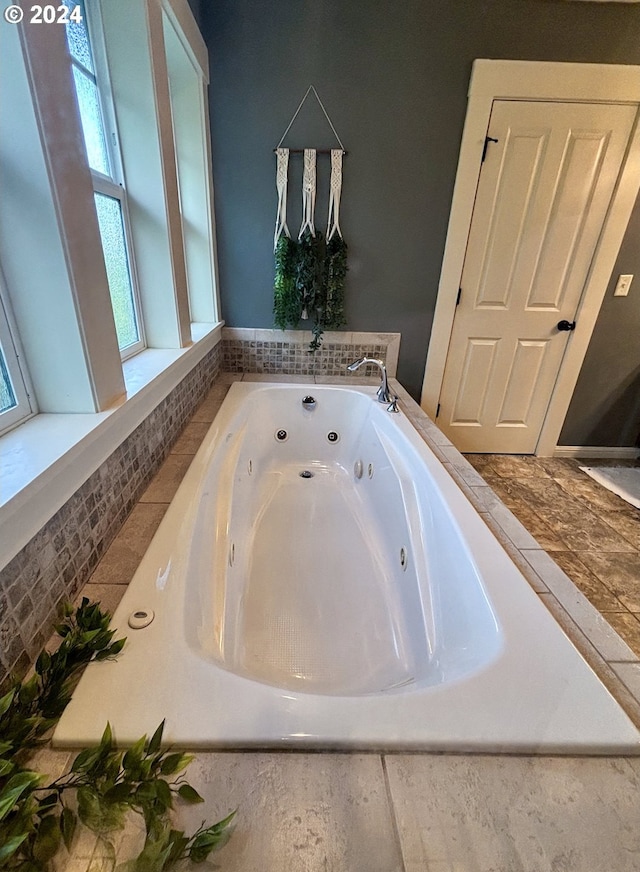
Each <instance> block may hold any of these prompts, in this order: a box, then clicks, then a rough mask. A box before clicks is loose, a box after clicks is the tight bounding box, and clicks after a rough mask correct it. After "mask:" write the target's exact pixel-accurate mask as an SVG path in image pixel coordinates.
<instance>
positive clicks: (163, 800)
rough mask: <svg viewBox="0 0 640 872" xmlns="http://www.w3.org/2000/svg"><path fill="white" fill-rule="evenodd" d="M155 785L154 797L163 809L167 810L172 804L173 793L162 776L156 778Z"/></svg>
mask: <svg viewBox="0 0 640 872" xmlns="http://www.w3.org/2000/svg"><path fill="white" fill-rule="evenodd" d="M155 785H156V798H157V800H158V802H159V803H160V804H161V805H162V807H163V808H164V809H165V811H168V810H169V809H170V808H171V807H172V806H173V794H172V793H171V788H170V787H169V785H168V784H167V782H166V781H164V780H163V779H162V778H158V780H157V781H156V782H155Z"/></svg>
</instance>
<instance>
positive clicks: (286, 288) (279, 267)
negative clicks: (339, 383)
mask: <svg viewBox="0 0 640 872" xmlns="http://www.w3.org/2000/svg"><path fill="white" fill-rule="evenodd" d="M312 91H313V93H314V95H315V97H316V99H317V101H318V103H319V104H320V108H321V109H322V111H323V112H324V115H325V118H326V119H327V121H328V122H329V125H330V126H331V129H332V131H333V133H334V135H335V137H336V139H337V140H338V143H339V145H340V148H334V149H330V150H325V149H317V150H316V149H313V148H305V149H288V148H282V143H283V141H284V138H285V136H286V135H287V133H288V132H289V130H290V129H291V126H292V124H293V122H294V121H295V120H296V118H297V116H298V113H299V112H300V110H301V109H302V106H303V104H304V102H305V100H306V99H307V97H308V96H309V94H310V93H311V92H312ZM275 153H276V165H277V166H276V188H277V191H278V214H277V217H276V229H275V234H274V239H273V244H274V251H275V282H274V301H273V312H274V316H275V323H276V326H277V327H280V328H281V329H282V330H285V329H286V328H287V327H296V326H297V325H298V324H299V322H300V321H308V322H309V323H310V325H311V331H312V333H313V339H312V341H311V344H310V346H309V349H310V351H316V350H317V349H318V348H319V347H320V344H321V342H322V335H323V332H324V331H325V330H337V329H338V328H340V327H344V325H345V324H346V320H345V317H344V285H345V279H346V275H347V245H346V243H345V241H344V239H343V237H342V231H341V229H340V195H341V192H342V158H343V156H344V155H345V154H346V151H345V149H344V146H343V145H342V142H341V141H340V137H339V136H338V134H337V133H336V129H335V127H334V126H333V124H332V123H331V119H330V118H329V116H328V115H327V111H326V109H325V108H324V106H323V105H322V101H321V100H320V97H319V96H318V92H317V91H316V89H315V88H314V87H313V85H310V86H309V88H308V89H307V92H306V94H305V95H304V97H303V98H302V100H301V102H300V105H299V106H298V108H297V109H296V111H295V113H294V115H293V118H292V119H291V121H290V122H289V126H288V127H287V129H286V130H285V132H284V133H283V135H282V139H281V140H280V142H279V143H278V146H277V148H276V149H275ZM300 153H301V154H303V156H304V171H303V177H302V223H301V225H300V231H299V233H298V236H297V238H296V239H293V238H292V237H291V233H290V232H289V228H288V226H287V183H288V172H289V156H290V154H300ZM317 154H330V156H331V181H330V193H329V210H328V216H327V232H326V236H325V237H324V238H323V236H322V233H320V232H319V231H318V230H317V229H316V227H315V205H316V157H317Z"/></svg>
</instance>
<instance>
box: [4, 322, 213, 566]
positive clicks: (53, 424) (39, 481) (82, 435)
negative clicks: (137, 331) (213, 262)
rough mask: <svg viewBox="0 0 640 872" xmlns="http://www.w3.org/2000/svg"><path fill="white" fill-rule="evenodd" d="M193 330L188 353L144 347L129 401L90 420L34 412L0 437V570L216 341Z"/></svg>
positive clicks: (133, 367)
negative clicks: (30, 417)
mask: <svg viewBox="0 0 640 872" xmlns="http://www.w3.org/2000/svg"><path fill="white" fill-rule="evenodd" d="M222 327H223V322H220V323H219V324H215V325H214V324H192V334H193V338H194V341H193V344H192V345H190V346H189V347H188V348H178V349H171V348H167V349H160V348H157V349H156V348H153V349H145V350H144V351H143V352H142V353H141V354H138V355H136V356H135V357H132V358H131V359H130V360H128V361H126V363H125V364H124V365H123V370H124V376H125V380H126V385H127V393H126V397H125V398H124V399H123V401H122V402H121V403H119V404H118V405H117V406H116V407H115V408H113V409H109V410H108V411H105V412H96V413H93V414H74V415H52V414H39V415H35V416H34V417H32V419H31V420H29V421H27V422H26V423H23V424H22V425H21V426H19V427H16V428H15V429H14V430H12V431H11V432H9V433H7V434H6V435H4V436H2V437H0V568H1V567H3V566H6V564H7V563H8V562H9V561H10V560H11V559H12V558H13V557H15V555H16V554H17V553H18V552H19V551H20V550H21V549H22V548H23V547H24V546H25V545H26V544H27V542H29V540H30V539H31V538H32V537H33V536H35V534H36V533H37V532H38V531H39V530H40V529H41V528H42V527H43V526H44V524H46V523H47V521H49V520H50V518H51V517H52V516H53V515H54V514H55V513H56V512H57V511H58V509H59V508H61V506H63V505H64V503H65V502H66V501H67V500H68V499H69V498H70V497H71V496H72V495H73V494H74V493H75V492H76V491H77V490H78V488H79V487H81V486H82V485H83V484H84V482H85V481H86V480H87V479H88V478H89V476H90V475H92V473H94V472H95V470H96V469H98V467H99V466H100V464H101V463H103V462H104V461H105V460H106V459H107V457H109V455H110V454H112V453H113V451H115V450H116V448H117V447H118V446H119V445H120V444H121V443H122V442H123V441H124V440H125V439H126V438H127V436H129V434H130V433H132V432H133V430H135V428H136V427H137V426H138V425H139V424H140V423H142V421H144V419H145V418H146V417H147V416H148V415H149V414H150V413H151V412H152V411H153V409H155V408H156V406H157V405H158V403H160V402H161V401H162V400H163V399H164V398H165V397H166V396H167V395H168V394H169V393H170V391H172V390H173V389H174V388H175V387H176V386H177V385H178V384H179V383H180V382H181V381H182V380H183V379H184V378H185V377H186V376H187V375H188V374H189V372H191V370H192V369H193V368H194V366H196V364H197V363H199V361H200V360H202V358H203V357H204V356H205V355H206V354H208V353H209V352H210V351H211V350H212V349H213V348H214V347H215V346H216V345H217V344H218V343H219V342H220V340H221V337H222Z"/></svg>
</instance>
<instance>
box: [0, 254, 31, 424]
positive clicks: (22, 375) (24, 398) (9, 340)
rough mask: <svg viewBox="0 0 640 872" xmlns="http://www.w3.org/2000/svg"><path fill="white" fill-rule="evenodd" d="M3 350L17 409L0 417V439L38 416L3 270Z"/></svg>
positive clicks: (0, 300) (0, 290)
mask: <svg viewBox="0 0 640 872" xmlns="http://www.w3.org/2000/svg"><path fill="white" fill-rule="evenodd" d="M0 347H1V349H2V355H3V357H4V362H5V365H6V368H7V373H8V375H9V380H10V381H11V388H12V390H13V395H14V397H15V400H16V405H15V406H14V407H13V408H11V409H7V410H6V411H5V412H2V413H0V435H2V434H4V433H7V432H8V431H9V430H12V429H13V428H14V427H17V426H18V424H22V423H23V422H24V421H26V420H27V419H28V418H32V417H33V416H34V415H35V414H36V412H37V408H36V404H35V399H34V396H33V388H32V386H31V383H30V381H29V374H28V372H27V369H26V367H25V366H24V355H23V353H22V349H21V347H20V343H19V339H18V332H17V330H16V326H15V322H14V320H13V316H12V314H11V307H10V305H9V298H8V296H7V294H6V289H5V280H4V276H3V274H2V270H0Z"/></svg>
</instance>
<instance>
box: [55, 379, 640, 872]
mask: <svg viewBox="0 0 640 872" xmlns="http://www.w3.org/2000/svg"><path fill="white" fill-rule="evenodd" d="M287 380H288V381H293V380H294V379H292V378H291V377H290V376H289V377H287ZM305 381H311V379H306V380H305ZM325 381H326V379H325ZM226 390H227V387H226V386H224V385H216V386H214V387H213V388H212V390H211V392H210V394H209V395H208V397H207V398H206V399H205V401H204V403H203V404H202V406H201V407H200V409H198V411H197V412H196V413H195V415H194V416H193V418H192V419H191V421H190V423H189V424H188V425H187V427H186V429H185V431H184V432H183V434H182V436H181V437H180V439H179V440H178V442H177V443H176V445H175V446H174V448H173V451H172V453H171V455H170V456H169V458H168V459H167V461H166V462H165V464H164V466H163V468H162V469H161V470H160V472H159V473H158V475H157V476H156V478H155V479H154V481H153V482H152V483H151V484H150V486H149V488H148V490H147V492H146V493H145V494H144V495H143V497H142V499H141V500H140V502H139V504H138V505H137V506H136V508H135V509H134V511H133V512H132V514H131V515H130V517H129V518H128V520H127V522H126V523H125V525H124V527H123V529H122V532H121V533H120V535H119V536H118V537H117V539H116V540H115V541H114V543H113V544H112V546H111V547H110V549H109V550H108V552H107V553H106V555H105V557H104V558H103V560H102V562H101V563H100V564H99V566H98V568H97V570H96V572H95V573H94V575H93V576H92V579H91V582H90V584H88V585H87V586H86V587H85V589H84V591H83V594H84V595H87V596H89V597H91V598H94V599H100V600H101V601H102V604H103V606H104V607H106V608H108V609H110V610H112V609H114V608H115V606H116V605H117V603H118V601H119V600H120V597H121V595H122V593H123V592H124V589H125V586H126V585H127V583H128V582H129V579H130V578H131V575H132V574H133V571H134V570H135V568H136V566H137V563H138V562H139V560H140V558H141V557H142V555H143V553H144V551H145V550H146V548H147V546H148V544H149V541H150V540H151V537H152V536H153V533H154V532H155V530H156V528H157V526H158V524H159V523H160V520H161V518H162V516H163V514H164V512H165V511H166V508H167V505H168V503H169V501H170V500H171V498H172V496H173V494H174V493H175V491H176V489H177V487H178V484H179V481H180V479H181V477H182V474H183V473H184V471H185V469H186V467H187V466H188V464H189V462H190V459H191V457H192V455H193V453H195V451H196V449H197V446H198V444H199V442H200V440H201V439H202V437H203V435H204V431H205V430H206V426H207V425H208V424H209V423H210V422H211V421H212V420H213V417H214V415H215V413H216V411H217V409H218V407H219V405H220V403H221V402H222V398H223V396H224V394H225V392H226ZM430 426H431V425H430ZM447 450H449V449H448V448H447V446H444V448H443V451H444V452H445V454H446V451H447ZM457 457H458V459H459V458H460V456H459V455H458V456H457ZM472 461H473V463H474V465H475V466H476V467H477V468H482V474H483V475H484V476H486V477H487V479H488V480H489V482H490V484H491V486H492V487H494V488H495V491H496V493H499V494H500V496H503V493H502V492H501V489H502V491H503V492H504V494H505V495H506V500H507V501H508V505H509V506H512V507H513V512H514V514H516V515H517V516H518V517H522V518H523V522H524V523H525V524H526V526H527V527H528V528H529V529H530V530H531V532H532V533H533V534H534V535H535V536H536V537H538V536H539V537H540V538H541V539H544V546H543V547H545V548H548V549H549V553H551V554H553V556H554V558H556V557H557V556H558V555H560V559H561V560H563V561H564V563H563V566H573V567H574V571H575V567H578V568H579V572H577V573H576V577H578V576H579V579H580V583H581V584H582V585H585V587H584V588H583V589H585V591H588V592H590V596H591V597H596V596H597V597H599V599H598V602H599V603H600V604H601V605H602V606H603V608H604V607H605V606H606V607H607V608H606V609H604V610H605V611H606V612H607V617H608V618H609V615H614V616H617V617H615V618H614V619H615V620H617V621H618V622H620V625H621V626H626V625H627V623H628V624H629V625H630V626H631V627H633V622H634V621H636V622H637V616H638V615H640V591H639V590H638V585H637V584H636V587H634V585H633V583H632V582H631V581H630V580H629V576H628V569H629V566H630V565H631V566H632V565H633V560H637V559H638V558H639V552H638V548H639V547H640V546H639V544H638V539H637V538H635V539H634V538H633V535H632V531H634V530H635V531H636V532H635V535H636V537H637V527H636V526H635V524H634V517H633V515H632V513H629V512H628V511H626V510H625V509H624V507H620V506H618V505H617V504H616V505H615V506H614V505H613V504H611V503H610V502H609V500H608V498H607V497H605V496H602V495H601V496H600V497H598V496H597V495H596V492H595V491H593V490H592V488H591V486H590V485H588V484H585V483H584V482H583V481H582V479H581V476H582V474H581V473H580V474H578V473H575V470H574V471H573V472H574V474H571V475H570V474H569V473H568V472H567V471H566V469H565V466H566V467H567V469H570V468H571V469H573V464H572V463H568V464H565V463H562V464H560V465H555V464H551V465H546V464H547V462H544V463H543V462H542V461H541V462H540V463H539V464H530V463H528V459H527V460H525V461H517V460H514V459H513V458H502V459H497V460H496V459H495V458H481V457H475V458H472ZM494 461H495V464H497V465H493V463H494ZM454 462H457V461H456V460H455V459H454V458H453V456H452V458H451V463H452V465H453V463H454ZM462 463H464V461H462ZM490 467H491V468H490ZM525 469H526V470H527V472H524V471H523V470H525ZM559 472H562V473H563V474H562V475H560V474H559ZM471 473H473V475H474V476H475V475H476V473H475V472H474V471H473V470H467V472H466V473H465V474H466V475H467V477H468V478H469V480H470V482H471V483H472V484H476V485H477V484H478V482H473V480H472V475H471ZM552 473H553V474H552ZM523 482H524V483H523ZM567 482H568V483H567ZM482 485H483V487H475V491H476V492H479V491H488V490H489V488H487V487H486V486H484V482H482ZM525 494H526V495H527V499H525V497H524V495H525ZM483 498H485V499H486V495H485V496H484V497H483ZM544 500H550V501H551V503H552V508H553V512H551V511H549V512H546V511H544V510H543V509H544V505H545V504H544ZM554 500H557V502H554ZM598 500H599V501H600V502H598ZM589 501H590V502H589ZM516 503H518V506H520V508H518V506H516ZM577 504H579V505H580V506H584V507H585V508H584V510H581V511H582V513H583V514H584V515H585V517H586V518H587V519H588V520H587V521H585V528H584V530H583V531H582V532H579V531H578V532H576V531H575V530H574V531H573V532H572V531H571V527H570V526H569V525H568V524H567V519H568V518H570V517H577V515H578V511H577V508H576V505H577ZM590 506H597V507H598V511H599V512H601V514H597V513H596V512H595V511H594V509H593V508H590ZM589 512H590V513H591V514H590V515H589V514H588V513H589ZM527 513H528V515H527ZM602 513H604V515H605V516H606V517H603V515H602ZM506 514H508V513H506ZM525 515H527V518H526V519H525V517H524V516H525ZM614 516H615V517H614ZM487 517H488V516H487ZM636 521H637V518H636ZM505 523H506V522H505ZM623 530H624V531H626V532H625V533H623ZM545 537H546V538H545ZM634 542H635V545H634ZM522 547H524V548H529V549H531V547H532V546H531V544H530V543H529V542H528V541H527V542H525V543H524V544H523V545H522ZM540 554H541V555H542V557H545V556H546V555H544V552H539V554H538V556H539V555H540ZM593 555H596V556H593ZM532 559H533V558H532ZM629 561H631V563H629ZM611 566H613V567H615V572H616V574H615V576H614V575H611V576H609V575H607V571H608V570H607V571H605V568H606V567H611ZM625 573H627V574H625ZM614 579H615V581H614ZM636 581H637V579H636ZM543 587H544V586H543ZM544 591H546V593H545V592H544ZM542 596H547V597H549V598H551V594H550V593H549V592H548V590H547V588H546V587H544V590H543V592H542ZM598 607H600V606H598ZM639 626H640V624H639ZM631 636H633V634H631ZM634 638H635V637H634ZM629 639H630V640H631V637H629ZM619 659H620V658H619ZM622 659H623V658H622ZM231 704H232V703H231ZM40 753H41V754H42V755H43V758H42V760H41V767H42V769H44V770H46V769H49V770H51V771H52V772H54V773H57V772H59V771H62V769H63V768H64V766H65V765H68V761H69V759H70V758H69V755H68V754H67V753H66V752H57V753H56V752H52V751H51V750H49V749H45V750H44V751H42V752H40ZM188 777H189V780H190V781H191V783H193V785H194V786H195V787H196V788H197V789H198V790H199V791H200V792H201V794H202V795H203V796H204V797H205V799H206V803H205V805H204V806H195V807H190V808H188V809H186V810H182V811H181V812H180V814H181V821H182V823H184V824H186V825H187V826H188V827H190V828H192V829H195V828H196V827H197V826H198V825H199V824H200V823H201V822H202V820H203V818H205V817H206V818H207V819H208V820H210V821H213V820H218V819H219V818H221V817H222V816H224V815H225V814H227V813H228V812H229V811H230V810H231V809H233V808H237V809H238V814H237V822H236V826H235V831H234V834H233V836H232V838H231V839H230V841H229V842H228V844H227V845H226V846H224V847H223V848H222V849H221V850H220V851H219V852H218V853H216V854H214V855H213V856H212V862H211V864H209V865H208V866H207V868H209V869H220V870H224V872H638V870H640V757H639V758H585V757H581V758H570V757H566V758H563V757H554V758H545V757H515V756H514V757H498V756H490V755H487V756H483V755H462V756H457V755H451V754H444V755H430V754H382V755H381V754H373V753H371V754H362V753H343V754H335V753H311V754H310V753H294V752H288V753H276V752H273V753H271V752H269V753H265V752H252V753H235V752H233V753H232V752H223V753H201V754H198V755H197V757H196V760H195V761H194V762H193V763H192V765H191V767H190V768H189V770H188ZM137 839H139V831H138V830H136V829H135V827H130V828H129V829H127V830H126V831H125V832H124V834H122V836H121V837H120V838H119V840H118V843H117V846H118V859H119V860H125V859H127V858H128V857H130V856H131V849H132V845H133V844H134V843H136V840H137ZM106 868H108V867H107V866H105V865H104V863H103V861H102V860H101V857H100V852H99V850H98V849H97V848H96V847H95V844H94V842H93V841H92V840H91V839H87V838H82V839H80V840H79V841H78V842H77V844H76V847H75V850H74V853H73V855H72V857H71V858H70V859H68V860H66V861H63V862H62V865H60V866H59V869H60V870H63V869H64V870H67V872H87V870H90V872H102V870H103V869H104V870H106Z"/></svg>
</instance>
